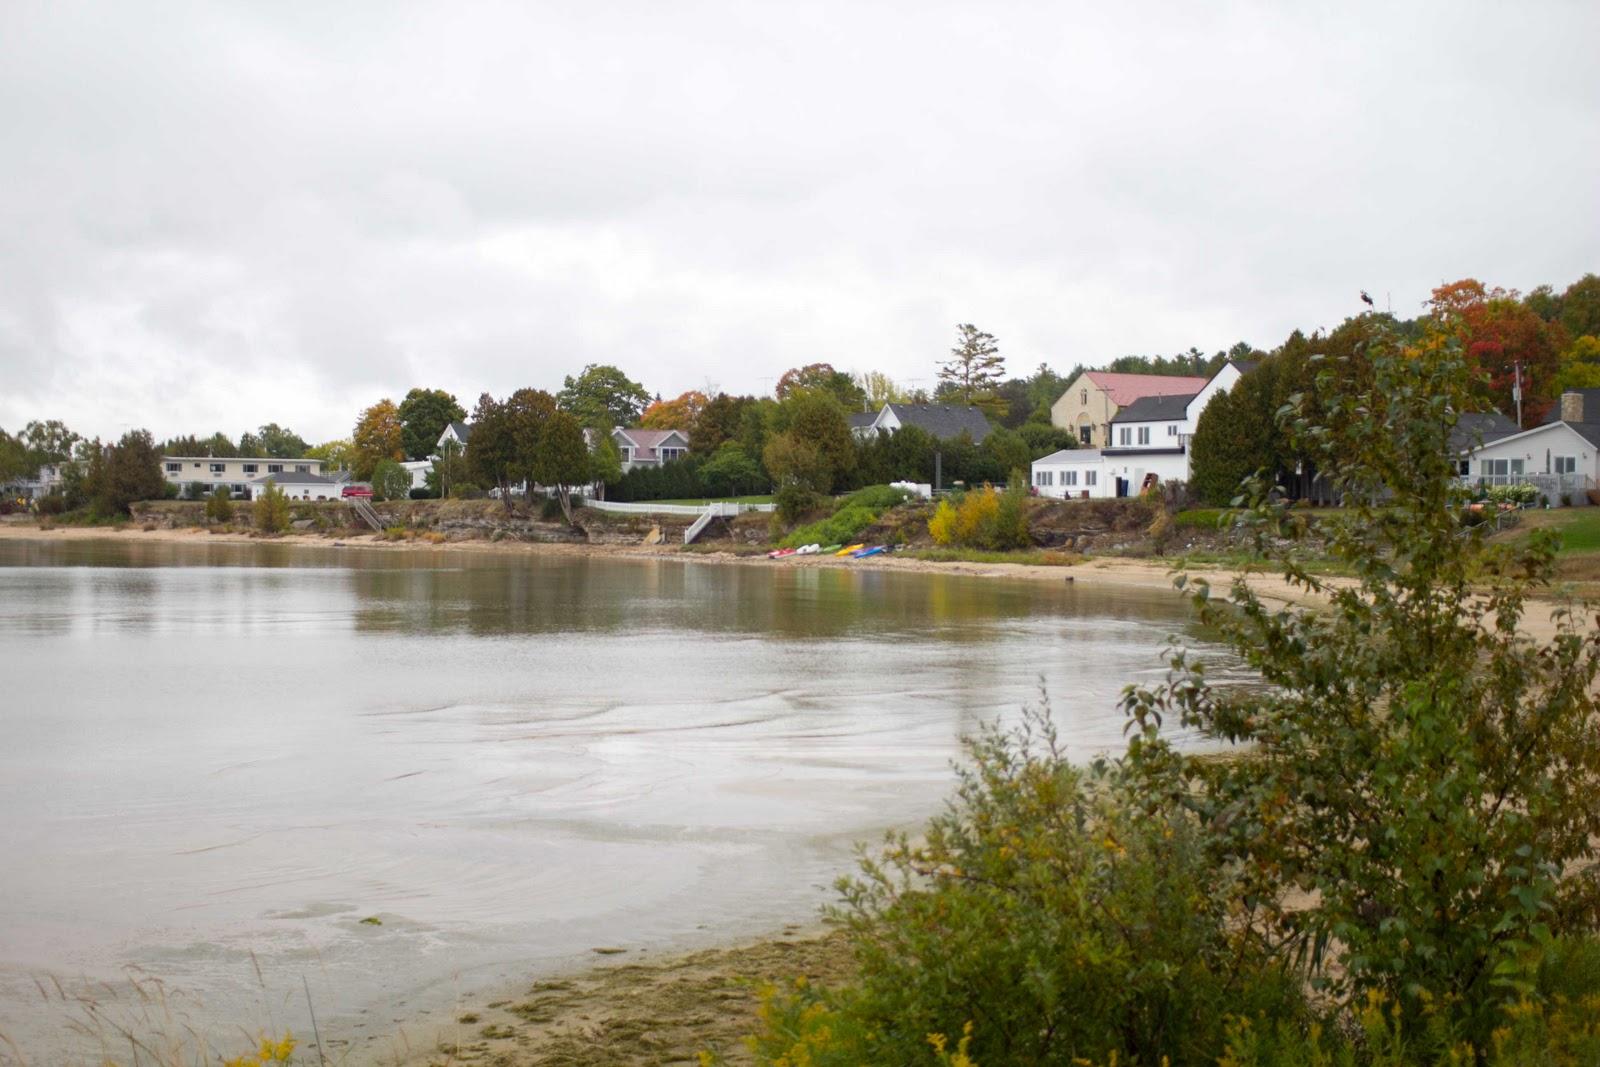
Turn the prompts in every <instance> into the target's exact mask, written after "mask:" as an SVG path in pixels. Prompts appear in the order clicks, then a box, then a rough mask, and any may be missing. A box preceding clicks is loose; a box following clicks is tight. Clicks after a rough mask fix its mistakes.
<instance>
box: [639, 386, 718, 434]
mask: <svg viewBox="0 0 1600 1067" xmlns="http://www.w3.org/2000/svg"><path fill="white" fill-rule="evenodd" d="M708 402H709V401H708V399H707V397H706V394H704V393H702V392H700V391H699V390H698V389H691V390H689V391H688V392H687V393H680V394H679V395H678V396H676V397H673V398H672V399H671V400H657V401H655V402H654V403H652V404H651V405H650V406H649V407H647V408H645V409H644V413H643V414H642V415H640V416H639V425H640V426H642V427H644V428H645V429H647V430H684V431H687V430H688V428H689V427H690V426H693V425H694V423H695V420H696V419H698V418H699V417H700V412H701V410H702V409H704V408H705V406H706V404H707V403H708ZM691 443H692V441H691Z"/></svg>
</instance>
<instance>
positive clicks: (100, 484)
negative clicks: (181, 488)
mask: <svg viewBox="0 0 1600 1067" xmlns="http://www.w3.org/2000/svg"><path fill="white" fill-rule="evenodd" d="M87 489H88V491H89V495H90V498H91V503H92V505H93V508H94V511H95V513H96V514H98V515H102V516H111V515H126V514H128V510H129V509H128V505H130V504H133V503H136V502H138V501H140V500H160V499H161V498H162V497H163V496H165V495H166V493H167V480H166V478H164V477H163V476H162V474H161V453H159V452H157V451H156V443H155V440H154V439H153V438H151V436H150V431H148V430H130V431H128V432H127V433H125V434H123V435H122V439H121V440H120V441H118V442H117V443H116V444H114V445H111V446H109V447H107V448H105V449H104V450H101V449H96V450H95V453H94V455H93V456H92V457H91V467H90V476H89V485H88V486H87Z"/></svg>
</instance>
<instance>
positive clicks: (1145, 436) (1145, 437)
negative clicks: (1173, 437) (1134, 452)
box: [1139, 426, 1150, 445]
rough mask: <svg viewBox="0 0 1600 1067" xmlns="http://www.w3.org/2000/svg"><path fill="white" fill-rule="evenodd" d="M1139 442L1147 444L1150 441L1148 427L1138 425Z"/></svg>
mask: <svg viewBox="0 0 1600 1067" xmlns="http://www.w3.org/2000/svg"><path fill="white" fill-rule="evenodd" d="M1139 443H1140V444H1141V445H1147V444H1149V443H1150V427H1148V426H1141V427H1139Z"/></svg>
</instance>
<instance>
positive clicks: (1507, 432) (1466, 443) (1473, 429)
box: [1450, 411, 1522, 452]
mask: <svg viewBox="0 0 1600 1067" xmlns="http://www.w3.org/2000/svg"><path fill="white" fill-rule="evenodd" d="M1521 432H1522V431H1521V430H1520V429H1519V428H1518V427H1517V424H1516V423H1515V422H1512V421H1511V420H1510V419H1508V418H1506V417H1505V416H1504V415H1502V414H1500V413H1499V412H1498V411H1468V412H1463V413H1462V414H1461V415H1458V416H1457V417H1456V425H1455V428H1454V429H1452V430H1451V431H1450V448H1451V449H1452V450H1454V451H1456V452H1465V451H1468V450H1470V449H1473V448H1477V447H1478V446H1479V445H1480V444H1485V445H1486V444H1488V443H1489V442H1491V441H1498V440H1500V438H1502V437H1510V436H1511V435H1512V434H1516V433H1521Z"/></svg>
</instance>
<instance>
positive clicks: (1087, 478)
mask: <svg viewBox="0 0 1600 1067" xmlns="http://www.w3.org/2000/svg"><path fill="white" fill-rule="evenodd" d="M1098 476H1099V475H1098V472H1097V471H1084V472H1083V484H1084V485H1093V484H1095V481H1096V480H1097V478H1098Z"/></svg>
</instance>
